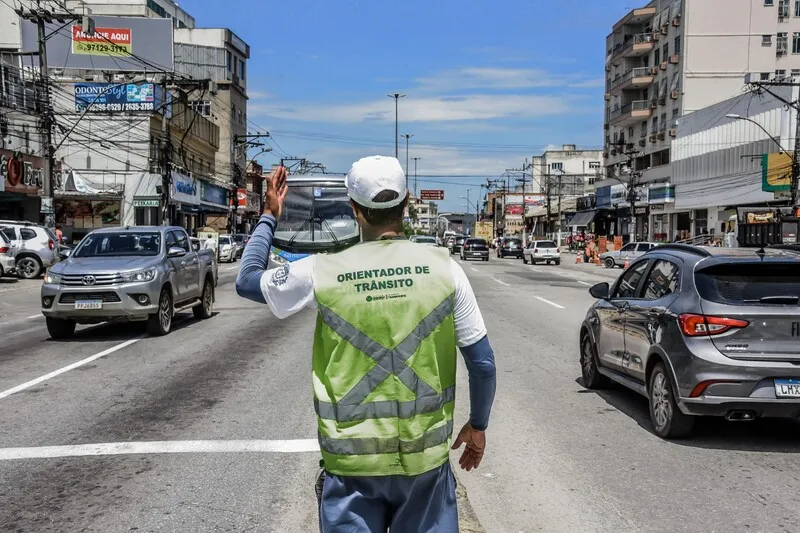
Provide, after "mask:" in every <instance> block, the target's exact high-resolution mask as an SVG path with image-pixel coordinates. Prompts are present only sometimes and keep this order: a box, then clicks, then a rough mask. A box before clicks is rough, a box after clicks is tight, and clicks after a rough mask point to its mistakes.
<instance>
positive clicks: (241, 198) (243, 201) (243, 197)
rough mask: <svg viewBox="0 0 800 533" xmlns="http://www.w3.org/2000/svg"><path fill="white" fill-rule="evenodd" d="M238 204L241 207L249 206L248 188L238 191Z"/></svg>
mask: <svg viewBox="0 0 800 533" xmlns="http://www.w3.org/2000/svg"><path fill="white" fill-rule="evenodd" d="M236 200H237V202H236V205H237V206H239V207H247V189H239V190H237V191H236Z"/></svg>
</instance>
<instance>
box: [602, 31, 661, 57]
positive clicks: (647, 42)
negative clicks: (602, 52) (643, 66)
mask: <svg viewBox="0 0 800 533" xmlns="http://www.w3.org/2000/svg"><path fill="white" fill-rule="evenodd" d="M655 46H656V41H655V39H654V38H653V34H652V33H637V34H636V35H628V36H626V39H625V40H624V41H623V42H621V43H617V44H616V45H615V46H614V48H612V49H611V51H610V54H609V55H610V56H611V61H612V62H614V61H616V60H618V59H619V58H622V57H641V56H646V55H647V54H649V53H650V52H652V51H653V48H655Z"/></svg>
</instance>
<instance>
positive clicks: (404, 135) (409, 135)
mask: <svg viewBox="0 0 800 533" xmlns="http://www.w3.org/2000/svg"><path fill="white" fill-rule="evenodd" d="M401 137H405V138H406V190H408V140H409V139H410V138H411V137H413V135H412V134H410V133H404V134H403V135H402V136H401Z"/></svg>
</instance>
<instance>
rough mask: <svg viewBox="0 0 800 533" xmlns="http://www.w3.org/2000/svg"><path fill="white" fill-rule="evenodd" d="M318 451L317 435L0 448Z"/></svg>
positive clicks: (42, 454) (25, 451) (56, 452)
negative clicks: (282, 437)
mask: <svg viewBox="0 0 800 533" xmlns="http://www.w3.org/2000/svg"><path fill="white" fill-rule="evenodd" d="M311 452H317V453H319V443H318V442H317V439H296V440H185V441H151V442H106V443H99V444H74V445H66V446H35V447H29V448H2V449H0V461H13V460H19V459H53V458H58V457H87V456H98V455H144V454H153V453H311Z"/></svg>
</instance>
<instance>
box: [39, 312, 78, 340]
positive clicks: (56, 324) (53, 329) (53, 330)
mask: <svg viewBox="0 0 800 533" xmlns="http://www.w3.org/2000/svg"><path fill="white" fill-rule="evenodd" d="M45 321H46V322H47V332H48V333H49V334H50V337H51V338H53V339H69V338H70V337H72V336H73V335H74V334H75V321H74V320H65V319H62V318H50V317H47V318H46V319H45Z"/></svg>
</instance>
